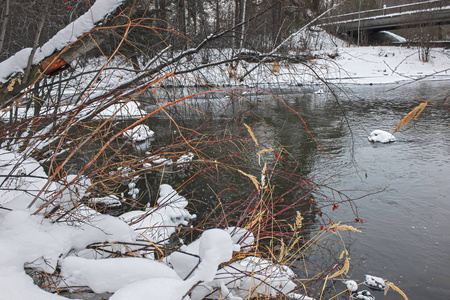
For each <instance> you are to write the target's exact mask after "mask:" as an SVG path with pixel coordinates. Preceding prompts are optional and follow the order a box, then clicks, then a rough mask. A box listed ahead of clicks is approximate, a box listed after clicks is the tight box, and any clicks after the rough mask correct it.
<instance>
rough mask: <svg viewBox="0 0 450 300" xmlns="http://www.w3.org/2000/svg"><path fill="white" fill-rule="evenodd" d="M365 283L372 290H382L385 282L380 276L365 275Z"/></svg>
mask: <svg viewBox="0 0 450 300" xmlns="http://www.w3.org/2000/svg"><path fill="white" fill-rule="evenodd" d="M365 284H366V285H367V286H368V287H370V288H371V289H374V290H382V291H383V290H384V289H385V288H386V282H384V279H383V278H381V277H376V276H372V275H366V281H365Z"/></svg>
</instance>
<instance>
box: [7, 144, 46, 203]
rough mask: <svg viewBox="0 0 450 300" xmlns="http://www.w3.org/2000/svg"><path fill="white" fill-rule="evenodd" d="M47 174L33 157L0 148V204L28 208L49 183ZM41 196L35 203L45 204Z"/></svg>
mask: <svg viewBox="0 0 450 300" xmlns="http://www.w3.org/2000/svg"><path fill="white" fill-rule="evenodd" d="M47 178H48V177H47V174H45V171H44V169H43V168H42V167H41V165H40V164H39V163H38V162H37V161H36V160H35V159H33V158H25V157H23V156H22V155H20V154H18V153H15V152H10V151H7V150H2V149H0V206H2V207H6V208H10V209H26V208H27V207H28V205H30V203H31V202H32V201H33V199H34V198H35V197H36V196H37V195H38V193H39V192H40V191H41V189H43V188H44V186H45V184H46V183H47ZM44 202H45V199H44V198H40V199H38V201H36V202H35V203H34V205H33V207H32V208H31V209H33V208H38V207H39V206H40V205H42V204H44Z"/></svg>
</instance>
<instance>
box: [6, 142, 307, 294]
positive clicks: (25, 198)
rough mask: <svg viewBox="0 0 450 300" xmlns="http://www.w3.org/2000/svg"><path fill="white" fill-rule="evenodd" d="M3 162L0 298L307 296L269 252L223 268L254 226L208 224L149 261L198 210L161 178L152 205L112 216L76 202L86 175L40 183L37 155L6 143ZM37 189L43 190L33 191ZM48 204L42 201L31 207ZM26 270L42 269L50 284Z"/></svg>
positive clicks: (247, 243)
mask: <svg viewBox="0 0 450 300" xmlns="http://www.w3.org/2000/svg"><path fill="white" fill-rule="evenodd" d="M0 166H1V168H0V177H1V178H3V180H2V182H1V189H0V191H1V193H2V194H1V196H2V197H1V199H0V290H1V293H0V299H38V300H39V299H42V300H44V299H45V300H47V299H66V298H64V297H61V296H59V295H57V294H52V293H49V292H47V291H53V292H54V291H56V290H57V289H62V290H63V291H71V290H74V289H75V290H76V289H77V288H80V287H81V288H83V289H84V290H92V291H94V292H96V293H109V294H110V295H112V297H111V299H158V300H161V299H170V300H181V299H193V300H201V299H203V297H204V296H205V295H207V294H211V296H210V299H224V297H229V298H228V299H235V300H240V299H248V298H249V297H250V295H252V294H253V295H254V296H257V295H260V296H269V295H272V296H274V295H277V294H279V293H282V294H289V295H290V297H293V298H295V299H312V298H308V297H305V298H303V296H302V295H300V294H295V293H293V290H294V289H295V288H296V284H295V283H294V281H293V280H294V277H295V275H294V273H293V272H292V270H290V269H289V268H288V267H285V266H281V265H278V264H275V263H272V262H271V261H267V260H263V259H261V258H259V257H256V256H255V257H253V256H251V255H250V254H246V255H247V256H246V258H245V259H243V260H237V261H234V262H233V263H232V264H231V265H230V266H229V267H223V268H219V265H220V264H222V263H227V262H228V261H230V260H231V258H232V255H233V252H236V251H240V250H241V248H242V251H243V252H247V251H248V250H249V249H250V248H253V247H254V246H255V239H254V236H253V234H252V233H251V232H249V231H247V230H245V229H241V228H238V227H231V228H227V229H210V230H206V231H204V232H203V233H202V234H201V236H200V238H199V239H198V240H196V241H194V242H192V243H190V244H188V245H185V246H183V247H182V248H181V250H179V251H180V252H177V251H176V250H175V251H174V252H173V253H172V254H171V255H170V256H169V257H167V258H166V259H165V260H163V261H162V262H160V261H157V260H155V259H154V255H153V252H155V251H161V250H160V248H159V247H162V246H163V245H164V244H167V243H168V242H169V241H170V240H169V239H170V238H173V239H176V237H175V236H173V234H174V233H175V231H176V230H177V229H178V228H179V227H180V226H184V227H186V226H189V221H190V220H191V219H193V218H195V215H191V214H190V213H189V212H188V211H187V210H186V209H185V207H186V206H187V205H188V201H187V199H186V198H185V197H182V196H180V195H179V194H178V193H177V192H176V191H175V190H174V189H173V188H172V187H171V186H169V185H167V184H162V185H161V186H160V188H159V198H158V200H157V205H156V206H155V207H151V206H150V205H147V208H146V209H145V211H130V212H128V213H125V214H122V215H121V216H120V217H114V216H110V215H104V214H101V213H99V212H97V211H95V210H93V209H91V208H89V207H87V206H85V205H83V204H81V198H82V197H84V196H88V197H89V193H88V192H87V191H86V190H87V188H88V186H89V185H90V184H91V183H90V181H89V180H86V178H82V179H81V180H80V181H79V182H77V181H76V179H77V178H76V176H74V175H69V176H67V178H65V179H64V180H63V182H65V184H66V186H64V185H63V184H62V183H60V182H51V183H50V185H48V187H47V188H46V187H45V185H46V183H47V181H48V176H47V174H46V173H45V171H44V170H43V168H42V167H41V166H40V165H39V163H38V162H37V161H36V160H34V159H32V158H27V159H24V158H23V157H22V156H21V154H19V153H16V152H12V151H7V150H0ZM64 187H66V188H67V189H65V190H64ZM41 189H44V190H46V191H47V192H45V193H42V195H40V196H39V191H40V190H41ZM37 197H39V198H38V200H39V201H36V202H35V203H34V205H31V206H30V208H28V206H29V204H30V203H32V202H33V200H34V199H35V198H37ZM94 199H96V198H94ZM45 203H47V205H48V207H47V209H44V210H42V211H41V212H37V213H36V212H35V210H36V209H37V208H38V207H39V206H42V205H44V204H45ZM182 242H183V241H181V240H180V241H178V243H182ZM92 245H96V246H95V247H92ZM122 256H133V257H128V258H123V257H122ZM117 257H119V258H117ZM244 257H245V256H244ZM25 269H28V270H32V271H31V273H34V274H45V275H43V276H44V277H45V278H46V280H47V281H46V282H45V283H42V282H41V284H43V285H44V286H46V289H47V291H44V290H43V289H40V288H39V287H38V285H36V284H35V283H34V282H33V279H35V280H36V277H34V278H33V279H32V278H31V277H30V276H29V275H28V274H27V273H26V272H25ZM227 274H229V275H230V276H227ZM249 274H251V275H249ZM200 282H201V283H202V284H201V286H198V287H196V285H197V283H200ZM255 283H256V284H257V286H258V288H257V289H255ZM192 288H195V289H193V290H192V293H191V296H185V295H186V294H187V293H188V292H189V291H191V289H192ZM212 293H213V294H212Z"/></svg>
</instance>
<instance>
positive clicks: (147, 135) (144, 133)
mask: <svg viewBox="0 0 450 300" xmlns="http://www.w3.org/2000/svg"><path fill="white" fill-rule="evenodd" d="M123 134H124V135H125V136H126V137H127V138H129V139H130V140H132V141H134V142H143V141H145V140H148V139H153V138H154V136H155V132H153V131H152V130H150V128H149V127H148V126H147V125H145V124H139V125H137V126H135V127H133V128H131V129H128V130H127V131H125V132H124V133H123Z"/></svg>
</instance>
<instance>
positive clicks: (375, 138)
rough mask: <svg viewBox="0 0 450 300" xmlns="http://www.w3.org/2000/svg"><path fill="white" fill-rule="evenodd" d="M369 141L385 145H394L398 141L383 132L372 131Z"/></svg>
mask: <svg viewBox="0 0 450 300" xmlns="http://www.w3.org/2000/svg"><path fill="white" fill-rule="evenodd" d="M367 139H368V140H369V142H372V143H383V144H387V143H392V142H395V141H396V139H395V137H394V135H392V134H391V133H389V132H387V131H383V130H374V131H372V132H371V133H370V135H369V136H368V137H367Z"/></svg>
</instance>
